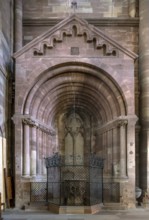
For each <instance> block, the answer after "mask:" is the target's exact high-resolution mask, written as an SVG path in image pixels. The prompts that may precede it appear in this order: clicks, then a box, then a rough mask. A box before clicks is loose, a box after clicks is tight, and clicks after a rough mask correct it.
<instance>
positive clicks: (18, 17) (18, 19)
mask: <svg viewBox="0 0 149 220" xmlns="http://www.w3.org/2000/svg"><path fill="white" fill-rule="evenodd" d="M22 14H23V13H22V0H15V33H14V35H15V52H16V51H18V50H20V49H21V48H22V39H23V34H22V26H23V25H22Z"/></svg>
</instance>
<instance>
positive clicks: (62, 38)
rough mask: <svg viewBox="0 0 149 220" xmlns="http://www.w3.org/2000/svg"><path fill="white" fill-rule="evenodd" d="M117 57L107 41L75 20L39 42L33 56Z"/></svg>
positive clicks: (115, 49)
mask: <svg viewBox="0 0 149 220" xmlns="http://www.w3.org/2000/svg"><path fill="white" fill-rule="evenodd" d="M64 52H65V56H86V57H88V56H91V57H93V56H96V57H98V56H101V57H102V56H118V50H117V48H116V47H115V46H113V45H112V44H110V43H109V42H108V41H107V40H105V39H104V38H102V37H101V36H98V35H97V34H96V33H94V32H93V31H92V30H91V29H90V28H88V27H86V26H85V25H82V24H80V23H78V22H77V21H76V20H74V21H73V22H71V23H70V24H68V25H66V26H64V27H63V28H62V29H61V30H58V31H56V32H55V33H54V34H52V35H51V36H49V37H48V38H46V39H44V40H43V41H42V42H40V43H39V44H38V45H37V46H36V47H34V49H33V55H34V56H50V57H51V56H52V57H53V56H64Z"/></svg>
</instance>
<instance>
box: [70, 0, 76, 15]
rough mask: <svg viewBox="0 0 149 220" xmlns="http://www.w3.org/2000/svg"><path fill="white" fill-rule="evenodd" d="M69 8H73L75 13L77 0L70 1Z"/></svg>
mask: <svg viewBox="0 0 149 220" xmlns="http://www.w3.org/2000/svg"><path fill="white" fill-rule="evenodd" d="M71 8H72V9H73V10H74V13H75V11H76V9H77V1H76V0H72V2H71Z"/></svg>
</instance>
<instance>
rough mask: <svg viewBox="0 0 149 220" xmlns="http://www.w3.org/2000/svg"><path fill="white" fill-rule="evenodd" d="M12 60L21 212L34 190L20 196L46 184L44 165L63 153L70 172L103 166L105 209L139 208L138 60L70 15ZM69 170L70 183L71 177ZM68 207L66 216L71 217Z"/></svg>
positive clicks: (102, 201)
mask: <svg viewBox="0 0 149 220" xmlns="http://www.w3.org/2000/svg"><path fill="white" fill-rule="evenodd" d="M14 58H15V63H16V73H15V74H16V84H15V91H16V93H15V114H14V116H13V120H14V123H15V153H16V155H15V158H16V161H15V166H16V173H17V175H16V206H18V207H19V206H20V205H21V204H22V205H23V204H24V203H25V202H28V203H30V202H32V198H31V200H30V201H26V200H25V198H27V193H28V195H32V192H30V190H28V192H27V190H26V191H25V194H26V197H25V198H24V196H23V195H24V194H23V193H22V190H21V189H22V188H23V187H22V186H23V182H28V183H30V184H31V189H32V185H33V184H38V183H46V181H47V176H46V174H47V173H46V168H45V161H44V158H48V157H52V156H53V155H55V154H56V153H58V154H60V155H61V156H62V157H65V164H67V165H69V166H71V165H75V166H82V165H84V164H85V161H86V158H87V155H89V154H95V155H96V156H98V157H100V158H102V159H104V164H105V165H104V169H103V188H102V189H103V190H102V195H103V198H102V199H101V195H100V196H99V201H101V202H100V203H103V204H104V205H106V204H109V203H115V204H117V203H119V204H121V205H122V206H123V207H126V208H131V207H134V206H135V175H134V173H135V163H134V161H135V144H134V143H135V123H136V121H137V117H136V116H135V110H134V109H135V106H134V60H135V59H136V58H137V55H136V54H135V53H134V52H132V51H129V50H127V49H126V48H123V47H122V46H121V45H120V44H118V43H117V42H116V41H114V40H113V39H112V38H110V37H108V36H107V35H106V34H105V33H103V32H102V31H101V30H100V29H98V28H96V27H94V26H92V25H90V24H88V23H87V22H86V21H85V20H83V19H80V18H79V17H78V16H76V15H72V16H70V17H68V18H66V19H65V20H63V21H62V22H60V23H59V24H57V25H56V26H54V27H53V28H51V29H50V30H48V31H47V32H45V33H43V34H42V35H41V36H39V37H37V38H36V39H34V40H33V41H31V42H30V43H29V44H27V45H26V46H24V47H23V48H22V49H21V50H20V51H18V52H16V53H15V54H14ZM66 171H67V170H66ZM68 171H70V172H64V173H65V175H64V176H65V177H66V176H67V175H68V174H69V173H70V175H72V176H73V175H74V174H73V172H72V171H71V170H68ZM54 174H55V172H53V177H51V179H52V178H53V180H54V178H55V177H54ZM93 174H94V179H98V177H99V175H98V174H97V173H93ZM132 174H133V175H132ZM82 177H83V175H82ZM76 180H77V179H76V178H74V182H75V181H76ZM28 189H29V188H28ZM126 191H127V196H126V193H125V192H126ZM41 192H42V190H41ZM57 192H58V191H57ZM28 198H29V196H28ZM38 198H40V196H39V195H38ZM111 198H112V199H111ZM39 200H40V199H39ZM39 200H38V201H36V202H39ZM69 205H70V204H69ZM69 205H68V206H67V207H63V208H62V209H63V210H61V212H65V211H64V210H67V212H71V211H72V209H71V211H70V209H69ZM96 205H99V203H97V204H96ZM54 207H55V206H54ZM74 207H75V208H74V212H77V211H75V210H80V209H79V208H77V206H74ZM78 207H79V206H78ZM53 209H54V208H53ZM80 212H85V211H82V209H81V211H80Z"/></svg>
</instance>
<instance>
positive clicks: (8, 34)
mask: <svg viewBox="0 0 149 220" xmlns="http://www.w3.org/2000/svg"><path fill="white" fill-rule="evenodd" d="M11 10H12V1H11V0H7V1H3V0H0V161H1V162H0V176H1V177H3V168H6V151H9V150H8V136H9V122H10V120H9V119H8V117H9V115H10V108H9V107H10V105H11V95H10V94H9V91H8V89H9V88H11V86H9V78H10V73H11V68H12V67H11V66H12V63H11V53H12V51H11V49H12V27H13V26H12V23H11V18H12V11H11ZM8 109H9V110H8ZM6 149H7V150H6ZM10 154H11V153H10ZM10 154H9V153H8V158H9V159H10ZM8 158H7V159H8ZM9 159H8V161H9V162H10V160H11V159H10V160H9ZM9 162H8V163H9ZM0 192H2V200H3V201H4V185H3V178H0Z"/></svg>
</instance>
